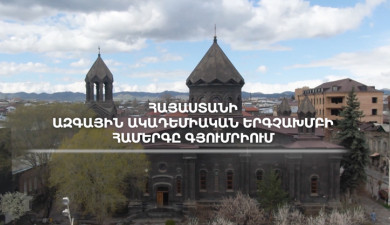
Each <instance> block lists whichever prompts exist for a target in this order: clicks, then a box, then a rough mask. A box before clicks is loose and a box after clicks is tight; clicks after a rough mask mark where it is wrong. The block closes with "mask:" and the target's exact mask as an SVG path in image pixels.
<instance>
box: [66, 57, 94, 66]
mask: <svg viewBox="0 0 390 225" xmlns="http://www.w3.org/2000/svg"><path fill="white" fill-rule="evenodd" d="M90 65H91V60H89V59H84V58H81V59H80V60H79V61H76V62H72V63H71V64H70V66H72V67H87V66H90Z"/></svg>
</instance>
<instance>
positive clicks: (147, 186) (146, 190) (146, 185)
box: [144, 177, 149, 195]
mask: <svg viewBox="0 0 390 225" xmlns="http://www.w3.org/2000/svg"><path fill="white" fill-rule="evenodd" d="M144 194H145V195H148V194H149V177H146V180H145V190H144Z"/></svg>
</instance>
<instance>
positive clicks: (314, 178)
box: [310, 175, 319, 195]
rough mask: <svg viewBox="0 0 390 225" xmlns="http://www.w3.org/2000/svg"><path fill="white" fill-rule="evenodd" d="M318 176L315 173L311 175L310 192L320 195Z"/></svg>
mask: <svg viewBox="0 0 390 225" xmlns="http://www.w3.org/2000/svg"><path fill="white" fill-rule="evenodd" d="M318 180H319V179H318V176H317V175H313V176H311V177H310V194H311V195H318Z"/></svg>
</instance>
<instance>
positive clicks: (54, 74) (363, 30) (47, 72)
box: [0, 0, 390, 93]
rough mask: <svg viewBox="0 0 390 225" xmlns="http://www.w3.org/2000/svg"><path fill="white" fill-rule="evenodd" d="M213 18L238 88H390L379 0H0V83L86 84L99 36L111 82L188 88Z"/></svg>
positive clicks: (389, 52) (22, 86)
mask: <svg viewBox="0 0 390 225" xmlns="http://www.w3.org/2000/svg"><path fill="white" fill-rule="evenodd" d="M214 24H216V25H217V36H218V43H219V45H220V46H221V48H222V49H223V50H224V52H225V54H226V55H227V56H228V57H229V58H230V60H231V61H232V63H233V64H234V65H235V67H236V68H237V69H238V71H239V72H240V73H241V75H242V76H243V77H244V79H245V81H246V84H245V85H244V87H243V90H244V91H248V92H263V93H275V92H282V91H294V89H295V88H298V87H302V86H309V87H315V86H316V85H319V84H321V83H323V82H326V81H330V80H336V79H342V78H346V77H349V78H352V79H355V80H357V81H359V82H362V83H365V84H367V85H374V86H376V87H377V88H379V89H381V88H390V3H389V1H385V0H366V1H341V0H339V1H329V0H326V1H325V0H313V1H303V0H288V1H285V0H262V1H248V0H234V1H233V0H215V1H193V0H161V1H156V0H154V1H153V0H132V1H126V0H112V1H106V0H95V1H79V0H68V1H45V0H14V1H0V27H1V29H0V92H8V93H13V92H21V91H24V92H36V93H41V92H47V93H53V92H59V91H73V92H84V89H85V88H84V87H85V84H84V78H85V75H86V73H87V72H88V70H89V68H90V67H91V66H92V64H93V62H94V61H95V60H96V57H97V53H98V46H100V47H101V54H102V58H103V60H104V61H105V62H106V64H107V65H108V67H109V68H110V70H111V72H112V73H113V74H114V92H118V91H149V92H160V91H164V90H171V91H181V92H187V91H188V88H187V87H186V86H185V80H186V78H187V77H188V76H189V74H190V73H191V71H192V70H193V69H194V68H195V66H196V65H197V64H198V62H199V61H200V59H201V58H202V57H203V55H204V54H205V53H206V51H207V50H208V48H209V47H210V46H211V44H212V40H213V36H214Z"/></svg>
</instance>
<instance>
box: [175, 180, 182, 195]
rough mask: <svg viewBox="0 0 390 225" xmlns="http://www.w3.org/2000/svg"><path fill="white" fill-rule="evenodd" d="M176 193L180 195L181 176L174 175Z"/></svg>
mask: <svg viewBox="0 0 390 225" xmlns="http://www.w3.org/2000/svg"><path fill="white" fill-rule="evenodd" d="M176 194H177V195H181V177H176Z"/></svg>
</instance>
